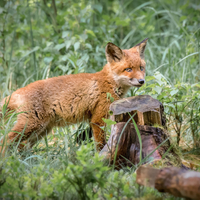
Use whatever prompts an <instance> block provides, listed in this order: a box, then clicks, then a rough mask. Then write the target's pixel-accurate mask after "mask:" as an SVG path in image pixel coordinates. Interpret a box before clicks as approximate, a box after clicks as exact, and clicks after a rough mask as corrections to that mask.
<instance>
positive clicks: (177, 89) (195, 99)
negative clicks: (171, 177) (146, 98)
mask: <svg viewBox="0 0 200 200" xmlns="http://www.w3.org/2000/svg"><path fill="white" fill-rule="evenodd" d="M146 82H147V84H145V85H144V86H143V87H142V88H140V89H139V90H137V89H135V90H134V91H132V93H133V94H135V95H142V94H149V95H151V96H152V97H153V98H155V99H158V100H159V101H160V102H162V104H163V105H164V108H165V114H166V118H167V125H168V128H169V130H170V132H172V133H173V132H175V133H176V142H177V144H178V145H179V144H180V140H181V139H183V141H185V140H187V143H188V141H190V143H193V147H194V148H197V147H200V136H199V128H200V126H199V122H200V103H199V102H200V91H199V87H200V84H199V83H196V84H193V85H191V84H189V83H180V82H179V83H177V84H175V85H173V84H172V83H171V82H170V81H169V80H168V79H167V78H166V77H164V76H163V75H162V74H161V73H159V72H156V73H155V74H154V75H153V76H147V77H146ZM190 143H189V144H190Z"/></svg>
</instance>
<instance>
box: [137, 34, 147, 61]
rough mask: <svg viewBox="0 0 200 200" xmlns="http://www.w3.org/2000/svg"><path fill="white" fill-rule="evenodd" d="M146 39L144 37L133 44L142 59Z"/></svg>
mask: <svg viewBox="0 0 200 200" xmlns="http://www.w3.org/2000/svg"><path fill="white" fill-rule="evenodd" d="M147 40H148V38H146V39H144V40H143V41H142V42H140V43H139V44H137V45H135V47H136V48H137V51H138V52H139V54H140V57H141V58H142V59H144V50H145V47H146V44H147Z"/></svg>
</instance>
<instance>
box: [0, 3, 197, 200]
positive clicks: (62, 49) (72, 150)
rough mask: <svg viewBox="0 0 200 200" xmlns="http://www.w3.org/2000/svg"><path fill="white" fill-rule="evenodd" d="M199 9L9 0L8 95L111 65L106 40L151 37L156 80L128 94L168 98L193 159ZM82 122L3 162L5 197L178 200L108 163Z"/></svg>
mask: <svg viewBox="0 0 200 200" xmlns="http://www.w3.org/2000/svg"><path fill="white" fill-rule="evenodd" d="M27 2H29V5H28V4H27ZM44 2H47V3H46V4H45V3H44ZM52 2H55V3H56V4H55V5H54V4H52ZM55 6H56V7H55ZM55 8H56V9H55ZM199 9H200V7H199V2H198V0H196V1H195V0H193V1H187V0H183V1H178V0H176V1H173V0H165V1H164V0H155V1H152V0H150V1H144V0H142V1H132V0H125V1H116V0H115V1H97V0H90V1H86V0H81V1H78V0H75V1H58V0H55V1H41V0H29V1H25V0H17V1H16V0H9V1H4V0H3V1H1V2H0V18H1V19H3V20H0V99H2V98H4V97H5V96H7V95H9V94H11V93H12V92H13V91H15V90H16V89H17V88H20V87H24V86H25V85H27V84H29V83H31V82H33V81H36V80H39V79H46V78H48V77H54V76H59V75H63V74H74V73H80V72H91V73H93V72H96V71H99V70H101V69H102V67H103V66H104V65H105V63H106V58H105V46H106V43H107V42H113V43H114V44H116V45H118V46H119V47H121V48H124V49H127V48H130V47H132V46H134V45H135V44H137V43H139V42H140V41H142V40H143V39H145V38H147V37H148V38H149V40H148V44H147V48H146V52H145V60H146V63H147V65H146V66H147V67H146V69H147V78H146V80H147V83H146V85H145V86H144V87H142V88H140V89H139V90H137V89H133V90H131V91H130V92H129V94H128V95H129V96H130V95H135V94H136V95H139V94H144V93H145V94H149V95H151V96H153V97H154V98H157V99H158V100H160V101H161V102H162V103H163V105H164V106H165V114H166V117H167V124H168V130H169V133H170V134H171V136H172V139H173V140H174V142H175V143H176V141H178V137H177V135H179V136H180V137H179V139H180V142H179V148H180V151H182V149H184V154H183V155H182V156H183V157H184V158H185V159H186V160H187V161H188V162H191V163H192V164H193V160H195V158H198V155H196V153H195V152H197V151H198V149H199V147H200V139H199V120H200V117H199V112H200V105H199V103H198V102H200V101H199V100H200V99H199V98H200V92H199V91H200V90H199V87H200V85H199V81H200V80H199V75H200V70H199V69H200V53H199V52H200V43H199V41H200V15H199ZM15 120H16V114H12V117H11V118H10V119H8V120H7V121H5V122H4V121H1V122H0V127H2V129H0V137H1V136H2V135H5V134H8V132H9V130H11V128H12V126H13V124H14V123H15ZM79 129H80V127H79V126H78V125H74V126H71V127H65V128H62V129H54V132H55V134H54V136H53V135H49V136H48V137H46V138H44V139H43V140H42V141H40V142H38V143H37V144H36V145H35V146H34V148H33V149H32V150H30V151H25V152H22V153H21V154H19V153H18V152H17V150H16V147H13V148H10V150H9V152H8V154H7V156H6V157H5V158H3V159H1V160H0V197H4V198H9V199H98V198H99V199H121V198H122V197H124V198H128V199H178V198H174V197H171V196H169V195H166V194H160V193H158V192H157V191H155V190H153V189H150V188H143V187H139V186H138V185H137V184H136V183H135V173H134V170H133V169H127V168H124V169H123V170H121V171H115V170H114V169H113V168H112V166H111V167H108V166H106V165H105V164H104V163H103V162H102V161H101V160H102V159H101V158H99V156H98V155H97V153H96V152H95V150H94V144H93V142H92V143H89V142H86V143H85V144H83V145H78V144H76V142H75V135H76V134H77V131H81V130H79ZM81 129H82V128H81ZM187 152H189V153H188V154H187ZM188 155H191V159H189V156H188ZM198 160H199V158H198V159H196V161H198ZM195 164H196V165H195V169H198V168H199V167H198V166H199V163H195ZM196 166H197V167H196Z"/></svg>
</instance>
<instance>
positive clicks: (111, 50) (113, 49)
mask: <svg viewBox="0 0 200 200" xmlns="http://www.w3.org/2000/svg"><path fill="white" fill-rule="evenodd" d="M122 57H123V52H122V50H121V49H120V48H119V47H118V46H116V45H115V44H113V43H111V42H109V43H108V44H107V45H106V59H107V61H108V62H109V63H111V62H112V61H115V62H119V61H120V60H121V59H122Z"/></svg>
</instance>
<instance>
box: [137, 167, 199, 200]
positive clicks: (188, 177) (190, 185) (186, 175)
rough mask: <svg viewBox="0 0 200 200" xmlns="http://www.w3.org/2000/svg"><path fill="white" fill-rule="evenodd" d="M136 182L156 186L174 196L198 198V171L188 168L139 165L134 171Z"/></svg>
mask: <svg viewBox="0 0 200 200" xmlns="http://www.w3.org/2000/svg"><path fill="white" fill-rule="evenodd" d="M136 174H137V178H136V182H137V183H138V184H140V185H144V186H149V187H153V188H156V189H157V190H158V191H159V192H167V193H170V194H172V195H174V196H176V197H186V198H191V199H195V200H198V199H200V190H199V188H200V173H199V172H195V171H190V170H184V169H179V168H176V167H168V168H164V169H154V168H151V167H144V166H141V167H139V168H138V170H137V171H136Z"/></svg>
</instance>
